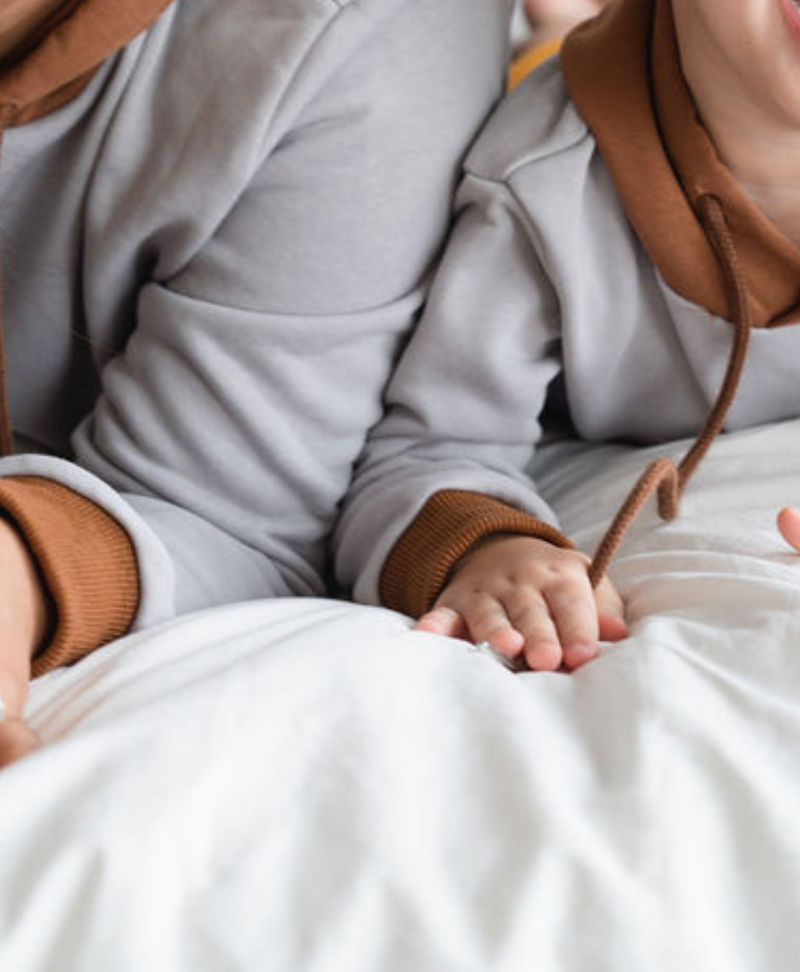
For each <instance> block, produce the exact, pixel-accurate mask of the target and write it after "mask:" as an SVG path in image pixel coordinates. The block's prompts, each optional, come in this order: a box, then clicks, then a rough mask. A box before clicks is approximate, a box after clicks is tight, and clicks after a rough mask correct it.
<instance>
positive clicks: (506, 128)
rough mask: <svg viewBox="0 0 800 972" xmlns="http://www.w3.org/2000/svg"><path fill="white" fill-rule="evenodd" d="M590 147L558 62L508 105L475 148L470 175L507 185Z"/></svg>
mask: <svg viewBox="0 0 800 972" xmlns="http://www.w3.org/2000/svg"><path fill="white" fill-rule="evenodd" d="M587 141H588V142H590V143H592V144H593V141H594V140H593V138H592V135H591V133H590V132H589V129H588V127H587V125H586V123H585V122H584V120H583V119H582V118H581V116H580V114H579V113H578V110H577V109H576V107H575V105H574V104H573V103H572V101H571V99H570V97H569V94H568V93H567V89H566V86H565V85H564V80H563V77H562V74H561V69H560V66H559V60H558V58H557V57H554V58H551V59H550V60H548V61H546V62H545V63H544V64H543V65H542V66H541V67H540V68H538V69H537V70H536V71H534V72H533V73H532V74H530V75H528V77H527V78H525V79H524V80H523V81H522V82H521V83H520V84H519V85H517V87H516V88H515V89H514V90H513V91H512V92H511V93H510V94H508V95H507V96H506V97H505V98H504V99H503V101H502V102H501V103H500V105H499V106H498V108H497V110H496V111H495V112H494V113H493V115H492V116H491V118H490V119H489V121H488V122H487V124H486V125H485V127H484V129H483V131H482V133H481V136H480V138H479V139H478V140H477V141H476V143H475V145H474V146H473V148H472V151H471V152H470V154H469V156H468V158H467V161H466V170H467V172H469V173H470V174H471V175H474V176H476V177H477V178H479V179H486V180H488V181H491V182H508V181H509V180H510V179H511V178H512V177H513V176H514V175H515V174H516V173H517V172H518V171H519V170H520V169H523V168H525V167H526V166H528V165H531V164H533V163H536V162H539V161H542V160H544V159H549V158H552V157H553V156H555V155H559V154H562V153H565V152H569V151H570V150H572V149H575V148H576V147H578V146H582V145H583V146H585V145H586V143H587Z"/></svg>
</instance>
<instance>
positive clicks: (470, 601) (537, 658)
mask: <svg viewBox="0 0 800 972" xmlns="http://www.w3.org/2000/svg"><path fill="white" fill-rule="evenodd" d="M600 604H602V611H603V613H599V607H600ZM417 627H418V628H421V629H422V630H427V631H437V632H438V633H441V634H448V635H451V636H454V637H468V638H470V639H472V640H473V641H476V642H478V641H488V642H490V643H491V644H492V645H493V646H494V647H495V648H496V649H497V650H498V651H500V652H501V653H502V654H504V655H506V656H507V657H509V658H516V657H518V656H520V655H522V656H523V657H524V658H525V661H526V663H527V664H528V665H529V666H530V668H532V669H535V670H539V671H554V670H555V669H557V668H559V667H560V666H561V665H565V666H566V667H567V668H570V669H574V668H578V667H580V666H581V665H583V664H585V663H586V662H588V661H590V660H591V659H592V658H594V657H596V655H597V654H598V651H599V647H598V638H599V637H600V636H601V635H602V636H603V637H609V638H612V639H615V640H616V639H618V638H621V637H624V636H625V635H626V634H627V629H626V627H625V624H624V620H623V617H622V602H621V600H620V599H619V596H618V595H617V594H616V592H615V591H614V590H613V588H612V587H611V586H610V585H608V586H607V588H604V589H603V590H600V591H598V602H597V603H596V601H595V592H593V591H592V588H591V585H590V583H589V579H588V576H587V573H586V558H585V557H584V556H583V555H582V554H579V553H577V552H575V551H571V550H562V549H560V548H557V547H554V546H553V545H552V544H549V543H546V542H545V541H541V540H537V539H534V538H530V537H513V538H510V537H504V538H501V539H498V540H495V541H492V542H490V543H488V544H486V545H484V546H483V547H481V548H479V550H478V551H476V552H475V553H474V554H471V555H469V556H468V557H467V558H465V560H464V562H463V564H462V565H461V567H460V569H459V570H458V571H457V572H456V573H455V575H454V577H453V580H452V581H451V582H450V584H448V586H447V587H446V588H445V590H444V591H443V593H442V595H441V596H440V598H439V600H438V601H437V603H436V605H435V606H434V609H433V610H432V611H430V612H428V614H426V615H424V616H423V617H422V618H421V619H420V621H419V623H418V625H417Z"/></svg>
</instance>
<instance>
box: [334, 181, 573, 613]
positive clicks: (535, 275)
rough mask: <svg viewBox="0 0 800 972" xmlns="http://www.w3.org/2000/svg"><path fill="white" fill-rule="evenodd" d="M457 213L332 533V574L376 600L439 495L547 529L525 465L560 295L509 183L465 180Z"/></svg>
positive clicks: (554, 345)
mask: <svg viewBox="0 0 800 972" xmlns="http://www.w3.org/2000/svg"><path fill="white" fill-rule="evenodd" d="M459 209H460V213H459V217H458V220H457V223H456V225H455V228H454V230H453V233H452V236H451V239H450V241H449V244H448V247H447V250H446V253H445V256H444V259H443V261H442V264H441V266H440V268H439V271H438V273H437V275H436V279H435V280H434V283H433V286H432V289H431V293H430V298H429V300H428V303H427V306H426V308H425V312H424V314H423V317H422V320H421V322H420V325H419V327H418V328H417V330H416V332H415V334H414V336H413V338H412V340H411V342H410V344H409V346H408V348H407V350H406V351H405V353H404V355H403V357H402V359H401V361H400V363H399V365H398V368H397V371H396V373H395V375H394V377H393V379H392V382H391V384H390V386H389V389H388V410H387V414H386V417H385V418H384V419H383V421H382V422H381V423H380V424H379V425H378V426H377V427H376V428H375V429H374V431H373V433H372V435H371V436H370V440H369V442H368V444H367V448H366V450H365V453H364V455H363V457H362V460H361V462H360V464H359V468H358V470H357V474H356V476H355V478H354V482H353V486H352V489H351V492H350V494H349V497H348V499H347V502H346V504H345V506H344V509H343V513H342V516H341V518H340V522H339V524H338V527H337V532H336V536H335V547H336V555H337V556H336V562H337V576H338V580H339V581H340V583H341V584H342V585H344V586H345V587H346V588H347V589H348V590H350V591H352V592H353V594H354V596H355V597H356V599H357V600H361V601H366V602H376V601H377V598H378V594H377V591H378V583H379V579H380V572H381V569H382V566H383V563H384V561H385V559H386V557H387V556H388V554H389V553H390V551H391V549H392V547H393V546H394V544H395V542H396V541H397V539H398V538H399V536H400V535H401V534H402V532H403V531H404V530H405V529H406V528H407V527H408V526H409V525H410V523H411V522H412V520H413V519H414V517H415V516H416V515H417V513H418V512H419V511H420V510H421V508H422V507H423V506H424V505H425V503H426V501H427V500H428V499H429V498H430V497H431V496H432V495H433V494H434V493H436V492H438V491H439V490H443V489H458V490H470V491H474V492H478V493H483V494H486V495H489V496H491V497H494V498H495V499H499V500H501V501H503V502H506V503H509V504H510V505H512V506H515V507H518V508H520V509H522V510H523V511H525V512H528V513H530V514H532V515H534V516H536V517H537V518H539V519H542V520H545V521H547V522H549V523H552V524H553V525H555V519H554V516H553V514H552V512H551V511H550V509H549V508H548V507H547V505H546V504H545V503H544V501H543V500H542V499H541V498H540V497H539V496H538V495H537V493H536V490H535V487H534V484H533V483H532V482H531V480H530V479H529V478H528V476H527V475H526V473H525V469H526V467H527V465H528V464H529V462H530V459H531V456H532V453H533V449H534V445H535V443H536V442H537V440H538V439H539V438H540V435H541V429H540V424H539V415H540V412H541V410H542V407H543V404H544V401H545V396H546V392H547V386H548V384H549V383H550V381H551V380H552V379H553V377H554V376H555V375H556V373H557V372H558V370H559V368H560V364H559V361H560V348H559V307H558V302H557V299H556V295H555V292H554V290H553V288H552V286H551V285H550V283H549V282H548V279H547V276H546V274H545V272H544V270H543V268H542V265H541V262H540V260H539V259H538V257H537V254H536V249H535V247H534V245H533V242H532V238H531V233H530V231H529V228H528V227H526V226H525V225H524V217H523V216H522V214H521V213H520V211H519V209H518V207H517V205H516V202H515V200H514V198H513V196H512V195H511V193H510V192H509V190H508V189H507V188H506V186H505V185H503V184H501V183H494V182H490V181H484V180H481V179H479V178H477V177H476V176H473V175H468V176H467V177H466V179H465V181H464V183H463V185H462V187H461V190H460V194H459Z"/></svg>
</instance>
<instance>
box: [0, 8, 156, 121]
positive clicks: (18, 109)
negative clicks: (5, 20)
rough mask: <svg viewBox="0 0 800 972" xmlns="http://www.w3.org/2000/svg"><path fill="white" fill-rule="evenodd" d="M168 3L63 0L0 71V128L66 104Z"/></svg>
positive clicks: (44, 113) (33, 117)
mask: <svg viewBox="0 0 800 972" xmlns="http://www.w3.org/2000/svg"><path fill="white" fill-rule="evenodd" d="M172 2H174V0H65V2H64V3H63V4H62V5H61V6H60V7H59V8H58V9H57V10H56V11H55V13H53V14H52V15H51V16H50V17H48V18H47V20H46V21H45V23H44V24H42V26H41V28H40V29H39V30H38V31H37V32H36V34H35V35H34V36H33V37H32V38H31V39H30V41H29V42H28V43H27V44H26V45H25V48H24V50H23V51H22V52H20V53H19V54H18V56H17V57H16V58H15V59H14V62H13V63H12V64H11V65H10V66H8V67H6V69H5V70H4V71H2V72H0V115H1V116H2V121H3V126H2V127H4V128H5V127H9V126H14V125H22V124H25V123H26V122H29V121H33V120H34V119H35V118H40V117H41V116H42V115H46V114H48V113H49V112H51V111H54V110H55V109H56V108H59V107H61V106H62V105H64V104H66V103H67V102H68V101H69V100H70V99H72V98H74V97H75V96H76V95H77V93H78V92H79V91H80V90H81V89H82V88H83V87H84V86H85V85H86V84H87V83H88V81H89V80H90V78H91V77H92V75H93V74H94V72H95V71H96V70H97V69H98V68H99V67H100V65H101V64H102V63H103V62H104V61H105V60H106V59H107V58H108V57H110V56H111V55H112V54H114V53H116V52H117V51H119V50H120V49H121V48H123V47H124V46H125V45H126V44H128V43H129V42H130V41H131V40H133V38H134V37H136V35H137V34H140V33H141V32H142V31H143V30H144V29H145V28H147V27H149V26H150V24H152V23H153V21H154V20H156V19H157V17H158V16H159V15H160V14H161V13H162V12H163V11H164V10H165V9H166V8H167V7H168V6H169V5H170V4H171V3H172Z"/></svg>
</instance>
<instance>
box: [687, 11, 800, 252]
mask: <svg viewBox="0 0 800 972" xmlns="http://www.w3.org/2000/svg"><path fill="white" fill-rule="evenodd" d="M674 3H675V8H676V10H677V8H679V7H680V8H681V9H686V11H687V16H685V17H676V31H677V35H678V45H679V48H680V55H681V65H682V68H683V73H684V76H685V78H686V81H687V83H688V85H689V88H690V90H691V92H692V96H693V98H694V101H695V104H696V105H697V108H698V110H699V112H700V116H701V117H702V119H703V124H704V125H705V127H706V130H707V131H708V133H709V135H710V136H711V138H712V140H713V142H714V144H715V146H716V149H717V152H718V153H719V156H720V159H721V160H722V162H723V163H724V164H725V165H726V166H727V168H728V169H729V170H730V171H731V173H732V174H733V175H734V176H735V178H736V180H737V181H738V182H739V184H740V185H741V187H742V189H744V191H745V192H746V193H747V194H748V196H750V198H751V199H752V200H753V202H754V203H755V205H756V206H758V208H759V209H760V210H761V212H762V213H763V214H764V215H765V216H766V217H767V218H768V219H770V220H771V221H772V222H773V223H774V224H775V226H777V227H778V229H780V230H781V232H783V233H784V234H785V235H786V236H787V237H788V238H789V239H790V240H791V241H792V242H793V243H794V244H795V245H796V246H798V247H800V183H799V182H798V178H797V173H798V172H799V171H800V122H799V121H798V120H796V119H792V117H791V114H790V113H789V112H788V111H786V110H785V109H782V108H781V106H780V105H778V104H776V103H775V102H774V101H771V100H770V99H769V98H765V99H764V100H763V101H760V100H758V98H757V97H755V96H754V95H753V93H752V90H751V89H750V88H749V87H748V85H747V84H746V83H745V82H744V81H743V79H742V75H741V73H740V71H739V70H738V68H737V67H736V66H732V65H731V64H730V62H728V61H726V60H725V59H724V57H722V56H719V53H718V48H717V47H716V46H715V45H714V43H713V41H712V42H709V38H708V35H707V32H704V27H703V25H702V24H697V23H695V22H693V21H692V18H691V16H690V15H688V11H689V9H690V7H691V4H686V3H682V2H680V0H674Z"/></svg>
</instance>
